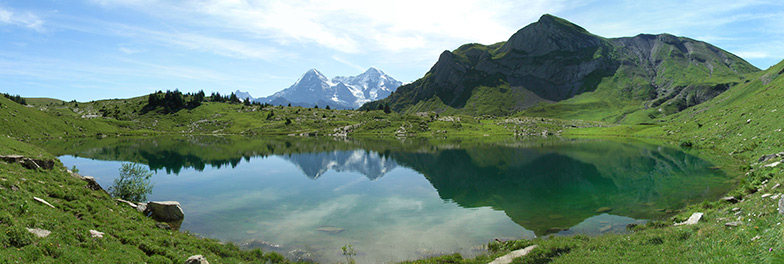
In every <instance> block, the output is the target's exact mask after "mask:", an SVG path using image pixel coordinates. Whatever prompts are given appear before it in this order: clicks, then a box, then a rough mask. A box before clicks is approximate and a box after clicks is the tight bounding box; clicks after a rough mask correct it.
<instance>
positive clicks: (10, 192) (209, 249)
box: [0, 140, 287, 263]
mask: <svg viewBox="0 0 784 264" xmlns="http://www.w3.org/2000/svg"><path fill="white" fill-rule="evenodd" d="M2 141H3V142H2V143H3V145H2V146H0V153H3V154H6V153H22V154H25V155H30V154H34V153H35V151H36V149H37V148H35V147H32V146H29V145H27V144H25V143H21V142H18V141H17V143H11V141H9V140H2ZM6 143H11V144H10V147H7V146H9V145H6ZM17 151H20V152H17ZM33 156H43V157H49V155H48V154H43V153H41V155H33ZM56 163H57V164H56V165H55V168H54V169H53V170H50V171H46V170H28V169H26V168H24V167H22V166H21V165H19V164H7V163H5V162H0V200H1V201H2V202H0V263H182V262H184V261H185V260H186V259H187V258H188V257H189V256H192V255H198V254H201V255H204V256H206V257H207V259H208V260H209V261H211V262H213V263H267V262H271V263H284V262H287V260H285V259H284V258H283V257H282V256H281V255H279V254H277V253H263V252H261V251H260V250H258V249H256V250H250V251H243V250H240V249H239V248H238V247H237V246H236V245H233V244H231V243H229V244H223V243H221V242H219V241H217V240H212V239H204V238H199V237H196V236H193V235H191V234H188V233H182V232H178V231H173V230H170V229H169V230H167V229H162V228H160V227H159V225H158V224H157V223H156V222H155V221H153V220H151V219H149V218H146V217H144V216H143V215H142V214H141V213H139V212H137V211H136V210H135V209H133V208H131V207H129V206H127V205H120V204H117V202H116V201H115V200H114V199H112V198H111V197H109V195H108V194H107V193H105V192H103V191H92V190H90V189H87V188H86V187H85V185H86V182H84V181H82V180H80V179H77V178H75V177H72V176H70V174H69V173H68V172H67V171H66V169H65V168H63V167H62V164H60V163H59V162H56ZM33 197H38V198H41V199H43V200H46V201H47V202H49V203H50V204H52V205H53V206H54V208H52V207H49V206H47V205H45V204H43V203H40V202H37V201H36V200H34V198H33ZM28 228H40V229H45V230H48V231H51V234H50V235H48V236H47V237H44V238H39V237H37V236H35V235H33V234H31V233H30V232H28V230H27V229H28ZM90 230H97V231H100V232H104V236H103V238H94V237H92V236H91V235H90Z"/></svg>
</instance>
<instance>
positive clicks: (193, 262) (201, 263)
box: [185, 255, 210, 264]
mask: <svg viewBox="0 0 784 264" xmlns="http://www.w3.org/2000/svg"><path fill="white" fill-rule="evenodd" d="M185 264H210V263H209V262H207V258H205V257H204V256H202V255H195V256H191V257H190V258H188V260H185Z"/></svg>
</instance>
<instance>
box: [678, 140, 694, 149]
mask: <svg viewBox="0 0 784 264" xmlns="http://www.w3.org/2000/svg"><path fill="white" fill-rule="evenodd" d="M693 145H694V143H692V142H691V141H688V140H684V141H681V143H680V146H681V148H691V147H692V146H693Z"/></svg>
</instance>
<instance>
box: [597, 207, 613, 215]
mask: <svg viewBox="0 0 784 264" xmlns="http://www.w3.org/2000/svg"><path fill="white" fill-rule="evenodd" d="M610 211H612V208H610V207H600V208H599V209H596V213H598V214H601V213H608V212H610Z"/></svg>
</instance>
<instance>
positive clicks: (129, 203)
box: [114, 198, 137, 209]
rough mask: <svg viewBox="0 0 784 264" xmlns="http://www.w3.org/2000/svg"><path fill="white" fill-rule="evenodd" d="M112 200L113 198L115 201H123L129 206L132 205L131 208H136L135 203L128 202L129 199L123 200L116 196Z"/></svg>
mask: <svg viewBox="0 0 784 264" xmlns="http://www.w3.org/2000/svg"><path fill="white" fill-rule="evenodd" d="M114 200H115V201H117V202H119V203H124V204H127V205H129V206H130V207H132V208H133V209H136V207H137V205H136V204H135V203H132V202H129V201H126V200H123V199H119V198H117V199H114Z"/></svg>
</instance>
